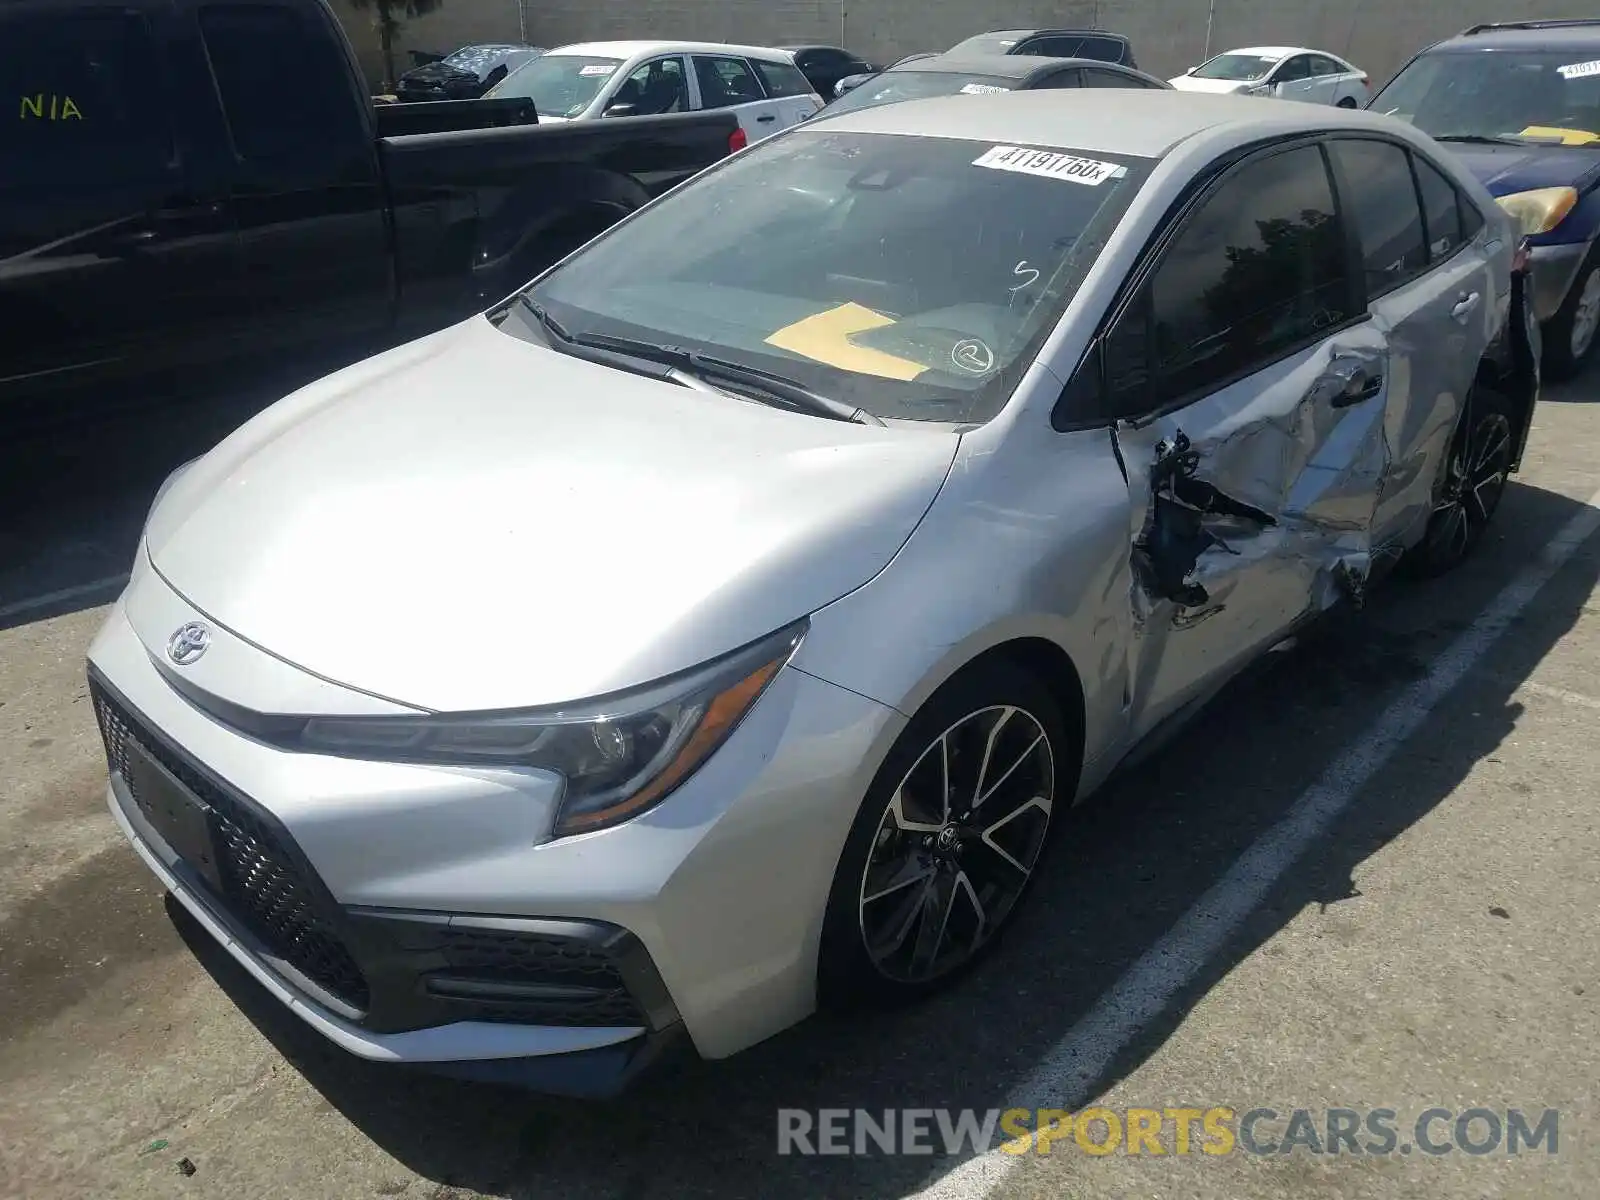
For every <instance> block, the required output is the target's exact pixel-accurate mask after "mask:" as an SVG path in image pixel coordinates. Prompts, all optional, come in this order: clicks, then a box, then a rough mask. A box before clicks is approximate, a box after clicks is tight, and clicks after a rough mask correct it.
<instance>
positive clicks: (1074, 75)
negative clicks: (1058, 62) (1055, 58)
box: [1028, 69, 1083, 90]
mask: <svg viewBox="0 0 1600 1200" xmlns="http://www.w3.org/2000/svg"><path fill="white" fill-rule="evenodd" d="M1081 76H1082V72H1080V71H1078V70H1076V69H1073V70H1068V71H1056V72H1054V73H1052V74H1049V75H1045V76H1043V77H1041V78H1039V79H1035V80H1034V81H1033V82H1032V83H1030V84H1029V85H1028V87H1029V88H1030V89H1033V90H1038V89H1040V88H1044V89H1047V90H1048V89H1057V88H1075V87H1081V86H1083V85H1082V84H1081V83H1080V79H1081Z"/></svg>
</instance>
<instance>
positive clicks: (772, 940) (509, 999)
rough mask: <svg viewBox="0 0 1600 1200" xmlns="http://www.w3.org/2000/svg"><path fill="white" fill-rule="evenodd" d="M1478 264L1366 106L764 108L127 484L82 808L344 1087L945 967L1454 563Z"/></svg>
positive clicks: (1504, 241) (705, 1034)
mask: <svg viewBox="0 0 1600 1200" xmlns="http://www.w3.org/2000/svg"><path fill="white" fill-rule="evenodd" d="M1520 265H1521V248H1520V247H1519V245H1518V244H1517V239H1516V237H1515V232H1514V229H1513V227H1512V224H1511V222H1510V220H1509V219H1508V218H1507V217H1506V216H1505V215H1504V214H1503V213H1502V211H1501V210H1500V209H1499V208H1497V207H1496V205H1495V202H1494V201H1493V200H1492V199H1491V198H1490V196H1489V195H1488V193H1487V192H1485V191H1484V189H1483V188H1482V186H1481V185H1479V184H1478V183H1477V182H1476V181H1475V180H1474V179H1473V178H1472V177H1471V176H1470V175H1468V174H1466V173H1465V172H1463V171H1462V170H1461V169H1460V168H1458V167H1456V166H1455V165H1453V163H1452V161H1451V160H1450V159H1449V158H1448V157H1447V156H1446V155H1443V154H1441V153H1440V152H1439V150H1438V148H1437V147H1436V146H1435V145H1434V144H1433V143H1432V142H1431V141H1430V140H1429V139H1427V138H1426V137H1424V136H1423V135H1422V134H1420V133H1418V132H1416V131H1415V130H1414V129H1412V128H1411V127H1410V126H1408V125H1405V124H1403V123H1401V122H1398V121H1395V120H1391V119H1387V118H1384V117H1381V116H1377V115H1373V114H1369V113H1364V112H1349V113H1346V112H1344V111H1340V110H1334V109H1329V108H1321V107H1318V108H1313V107H1311V106H1302V105H1281V106H1278V105H1263V104H1261V103H1260V102H1259V101H1254V100H1248V99H1239V98H1234V97H1227V96H1204V95H1174V94H1173V93H1171V92H1164V91H1150V92H1119V93H1117V94H1115V96H1114V97H1108V96H1106V95H1105V94H1096V93H1094V92H1091V91H1087V90H1085V91H1080V92H1060V93H1050V92H1035V93H1023V94H1015V95H997V96H961V97H956V98H948V99H934V100H927V101H913V102H908V103H905V104H897V105H887V106H883V107H879V108H874V109H869V110H865V111H862V112H859V113H852V114H848V115H844V116H841V117H840V118H838V119H837V120H832V121H829V122H826V123H824V124H819V125H817V126H816V127H814V128H811V127H805V126H802V127H800V128H798V129H796V130H794V131H793V132H790V133H785V134H781V135H779V136H776V137H774V138H772V139H770V140H769V141H768V142H766V143H764V144H762V145H760V146H757V147H754V148H752V149H750V150H747V151H744V152H741V153H739V154H736V155H734V156H732V157H730V158H729V159H727V160H726V161H725V162H724V163H722V164H720V165H718V166H717V167H715V168H713V169H711V170H709V171H707V172H706V173H704V174H703V175H701V176H700V177H699V178H697V179H696V180H694V181H692V182H691V183H689V184H687V185H685V186H683V187H681V188H679V189H677V190H675V191H673V192H671V193H669V194H668V195H666V196H665V197H663V198H662V199H660V200H658V201H656V202H655V203H653V204H651V205H650V206H648V207H647V208H645V209H643V210H641V211H640V212H638V213H637V214H635V215H634V216H632V217H630V218H628V219H627V220H624V221H623V222H621V223H620V224H618V225H616V226H615V227H613V228H612V229H611V230H609V231H608V232H606V233H604V234H603V235H601V236H600V237H599V238H597V239H596V240H595V241H593V242H591V243H590V244H589V245H588V246H587V247H585V248H583V249H581V250H579V251H577V252H576V253H575V254H573V255H572V256H570V257H569V258H567V259H566V260H565V261H564V262H562V263H560V264H558V265H557V266H555V267H554V268H553V269H551V270H550V271H549V272H547V273H546V274H545V275H544V276H542V277H541V278H539V279H537V280H535V281H534V282H533V283H531V284H530V285H529V286H528V287H527V288H526V289H525V290H523V291H522V292H520V293H519V294H517V295H515V296H513V297H511V298H509V299H508V300H507V301H506V302H504V303H503V304H500V305H497V306H496V307H495V308H494V309H492V310H490V311H489V312H487V313H485V314H483V315H481V316H479V317H477V318H474V319H472V320H469V321H465V322H463V323H461V324H459V325H456V326H454V327H452V328H449V329H446V330H444V331H442V332H439V333H436V334H434V335H431V336H429V337H426V338H423V339H422V340H420V341H416V342H413V343H411V344H409V345H405V346H402V347H400V348H398V349H395V350H392V351H390V352H387V353H384V354H381V355H379V356H377V357H375V358H372V359H369V360H367V361H365V362H362V363H359V364H357V365H355V366H352V367H350V368H348V369H346V370H343V371H341V372H339V373H337V374H334V375H332V376H329V377H327V378H325V379H322V380H321V381H319V382H316V383H314V384H312V385H311V386H309V387H306V388H305V389H303V390H301V391H299V392H297V393H295V394H293V395H291V396H289V397H287V398H286V399H284V400H282V401H281V402H279V403H278V404H276V405H275V406H273V407H272V408H270V409H268V410H267V411H266V412H264V413H263V414H261V415H260V416H258V417H257V418H255V419H254V420H252V421H251V422H249V423H248V424H246V425H245V426H243V427H242V428H241V429H239V430H238V431H237V432H235V433H234V434H232V435H231V436H230V437H228V438H227V439H226V440H225V441H223V442H222V443H221V444H220V445H218V446H217V447H216V448H215V449H213V450H212V451H211V452H210V453H208V454H207V455H205V456H204V457H203V458H200V459H199V460H197V461H195V462H193V463H191V464H189V465H187V466H186V467H184V468H182V469H180V470H179V471H178V472H177V473H176V474H175V475H174V476H173V477H172V478H171V479H170V480H169V481H168V482H167V484H166V485H165V486H164V487H163V489H162V491H161V493H160V494H159V495H158V497H157V499H156V502H155V504H154V507H153V509H152V512H151V514H150V516H149V519H148V523H147V526H146V530H145V533H144V537H143V539H142V541H141V544H140V546H139V550H138V560H137V563H136V564H135V567H134V570H133V576H132V579H131V582H130V583H129V585H128V588H127V590H126V592H125V593H124V595H123V596H122V597H121V599H120V600H119V602H118V603H117V605H116V606H115V608H114V609H113V611H112V613H111V615H110V618H109V620H108V621H107V623H106V625H105V627H104V629H103V631H102V632H101V633H100V635H99V637H98V639H97V640H96V642H95V644H94V646H93V648H92V651H91V654H90V678H91V683H92V690H93V695H94V700H95V706H96V710H97V714H98V717H99V720H100V723H101V728H102V732H103V734H104V737H105V742H106V748H107V754H108V759H109V762H110V768H111V780H110V788H109V803H110V807H111V810H112V812H113V813H114V814H115V816H116V819H117V820H118V821H119V822H120V823H121V826H122V828H123V830H124V831H125V833H126V834H127V835H128V837H129V838H130V840H131V841H132V843H133V845H134V846H135V847H136V848H137V850H138V852H139V853H140V854H141V855H142V856H143V858H144V859H145V861H146V862H147V864H148V865H149V867H150V869H151V870H152V871H154V872H155V874H156V875H157V876H158V877H159V878H160V879H161V881H162V882H163V883H164V884H165V885H166V887H168V888H169V889H170V890H171V891H172V892H173V893H174V894H175V895H176V897H177V899H178V900H179V901H180V902H181V903H182V904H184V905H185V906H186V907H187V908H188V909H189V910H190V912H191V913H192V914H193V915H194V916H195V918H196V919H197V920H198V921H199V922H200V923H201V924H202V925H203V926H204V927H205V928H206V929H208V930H209V931H210V932H211V934H213V935H214V936H215V937H217V938H218V939H219V940H220V941H221V942H222V943H223V944H224V945H225V946H226V948H227V950H228V951H229V953H231V954H232V955H233V956H234V957H235V958H237V959H238V960H239V961H240V962H241V963H242V964H243V965H244V967H245V968H246V969H247V970H249V971H250V972H251V973H252V974H253V975H254V976H255V978H256V979H257V980H258V981H259V982H260V983H261V984H262V985H263V986H264V987H265V988H266V989H267V990H268V991H269V992H270V993H271V994H272V995H274V996H276V997H277V999H278V1000H279V1001H281V1002H282V1003H283V1004H284V1005H286V1006H288V1007H289V1008H290V1009H292V1010H293V1011H294V1012H295V1013H296V1014H297V1015H298V1016H299V1017H300V1018H302V1019H303V1020H305V1021H306V1022H308V1023H309V1024H310V1025H311V1026H312V1027H314V1028H315V1029H316V1030H318V1031H320V1032H321V1033H322V1034H323V1035H325V1036H326V1037H327V1038H329V1039H330V1040H331V1041H333V1042H334V1043H336V1044H337V1045H339V1046H341V1047H343V1048H345V1049H346V1050H348V1051H350V1052H352V1053H354V1054H356V1055H360V1056H363V1057H365V1058H369V1059H378V1060H388V1061H406V1062H413V1063H423V1064H431V1065H432V1066H434V1067H436V1068H437V1069H440V1070H444V1071H451V1072H456V1073H459V1074H464V1075H468V1076H471V1077H475V1078H496V1079H514V1080H521V1081H523V1082H525V1083H528V1084H531V1085H533V1086H538V1087H544V1088H549V1089H553V1090H565V1091H587V1092H602V1093H603V1092H609V1091H611V1090H614V1089H616V1088H617V1087H620V1086H621V1085H622V1084H623V1082H624V1081H625V1080H626V1079H628V1078H629V1077H630V1076H631V1075H632V1074H633V1073H634V1072H635V1071H637V1070H638V1069H639V1068H640V1067H641V1066H642V1065H643V1064H644V1063H646V1062H648V1061H649V1060H650V1059H651V1057H652V1056H653V1055H654V1054H655V1053H656V1051H657V1050H658V1049H659V1048H660V1047H662V1046H664V1045H668V1044H670V1043H671V1041H672V1040H673V1038H674V1037H675V1036H679V1035H681V1038H682V1041H683V1044H686V1045H688V1046H690V1047H692V1048H693V1050H695V1051H697V1052H698V1053H699V1054H701V1055H703V1056H706V1057H710V1058H719V1057H723V1056H726V1055H729V1054H732V1053H734V1052H736V1051H738V1050H741V1049H743V1048H744V1047H746V1046H749V1045H751V1044H752V1043H754V1042H757V1041H759V1040H761V1039H763V1038H765V1037H768V1036H769V1035H771V1034H773V1033H775V1032H777V1031H778V1030H780V1029H782V1028H784V1027H785V1026H788V1025H790V1024H791V1023H793V1022H795V1021H798V1020H800V1019H801V1018H803V1017H805V1016H806V1015H807V1014H808V1013H810V1012H812V1011H813V1010H814V1009H815V1008H817V1007H818V1005H819V1004H828V1005H832V1004H850V1003H858V1002H862V1001H874V1002H876V1001H896V1000H901V999H905V998H907V997H914V996H916V995H919V994H921V993H923V992H926V991H928V990H930V989H933V988H936V987H940V986H942V985H946V984H948V983H949V982H951V981H952V980H954V979H955V978H957V976H958V975H959V974H960V973H961V972H962V971H963V970H964V969H965V968H967V967H969V966H971V965H972V964H974V963H975V962H976V961H977V960H978V959H980V958H981V957H982V956H983V954H984V953H985V952H986V951H987V950H989V949H990V948H991V947H992V946H993V945H994V944H995V940H996V938H997V936H998V935H999V934H1000V933H1001V931H1002V930H1003V929H1004V928H1005V927H1006V926H1007V924H1008V922H1009V921H1010V920H1011V918H1012V917H1013V916H1015V914H1016V913H1017V912H1018V911H1019V908H1020V907H1021V904H1022V901H1023V900H1024V898H1025V896H1026V894H1027V889H1028V884H1029V882H1030V880H1031V879H1032V878H1033V877H1034V876H1035V875H1036V874H1037V872H1038V871H1039V870H1040V869H1041V864H1042V863H1044V862H1045V859H1044V857H1043V856H1044V854H1045V851H1046V848H1047V846H1048V844H1049V842H1050V840H1051V839H1052V837H1055V836H1059V835H1060V834H1061V832H1062V830H1061V827H1062V826H1063V825H1064V824H1066V823H1067V822H1068V820H1069V812H1068V810H1069V809H1070V808H1071V807H1072V806H1073V804H1074V803H1075V802H1076V801H1079V800H1081V799H1082V798H1083V797H1084V796H1086V795H1087V794H1088V793H1090V792H1091V791H1093V790H1094V789H1095V788H1096V787H1097V786H1098V785H1099V784H1100V783H1101V782H1102V781H1104V780H1105V779H1106V778H1107V776H1108V775H1109V774H1110V773H1111V772H1112V771H1113V770H1115V769H1116V768H1117V767H1118V766H1119V764H1123V763H1125V762H1126V761H1127V760H1128V758H1129V756H1130V755H1131V754H1133V753H1134V752H1135V750H1136V749H1138V748H1140V747H1141V746H1147V745H1150V744H1153V742H1154V740H1155V739H1156V738H1157V737H1158V736H1159V735H1160V734H1161V733H1162V732H1164V731H1166V730H1169V729H1170V728H1172V727H1173V726H1174V724H1175V723H1177V722H1180V721H1182V720H1184V719H1185V718H1186V717H1187V716H1188V715H1189V714H1190V713H1192V712H1193V711H1194V710H1195V708H1196V707H1197V706H1198V705H1199V704H1201V703H1202V702H1203V701H1205V700H1206V699H1207V698H1208V697H1209V696H1211V695H1212V694H1213V693H1215V692H1216V691H1217V690H1218V688H1219V687H1221V686H1222V685H1223V684H1224V683H1225V682H1226V681H1227V680H1228V679H1229V678H1230V677H1232V676H1234V675H1235V674H1236V673H1237V672H1239V671H1240V670H1241V669H1243V668H1244V667H1245V666H1246V665H1247V664H1249V663H1250V662H1252V660H1255V659H1257V658H1258V657H1259V656H1261V655H1262V654H1264V653H1265V652H1267V651H1268V650H1269V649H1271V648H1273V647H1274V646H1276V645H1278V644H1280V643H1282V642H1284V641H1285V640H1286V639H1288V638H1290V637H1292V636H1293V635H1294V634H1295V633H1296V631H1297V630H1298V629H1300V627H1301V626H1302V625H1303V624H1304V623H1306V622H1307V621H1310V620H1312V619H1314V618H1316V617H1317V616H1318V615H1319V614H1321V613H1323V612H1324V611H1325V610H1328V609H1329V608H1332V607H1334V606H1336V605H1340V604H1348V603H1359V602H1360V601H1361V599H1362V597H1363V595H1364V592H1365V590H1366V588H1367V587H1368V586H1369V584H1371V583H1372V582H1374V581H1375V580H1376V579H1377V578H1378V577H1379V576H1380V575H1382V574H1384V573H1385V572H1387V571H1388V570H1389V569H1390V568H1391V567H1394V566H1397V565H1401V566H1405V567H1406V568H1408V569H1409V570H1411V571H1413V572H1416V573H1422V574H1428V573H1436V572H1439V571H1442V570H1445V569H1447V568H1449V567H1451V566H1452V565H1454V564H1455V563H1456V562H1458V561H1459V560H1460V559H1461V558H1462V557H1463V556H1464V555H1466V554H1467V553H1469V552H1470V551H1471V549H1472V547H1473V546H1474V544H1475V543H1476V542H1477V540H1478V539H1479V538H1480V537H1481V536H1482V534H1483V530H1484V527H1485V524H1486V523H1487V522H1488V521H1489V519H1490V518H1491V516H1492V515H1493V514H1494V511H1495V507H1496V504H1497V502H1498V500H1499V498H1500V495H1501V492H1502V489H1503V488H1504V486H1505V482H1506V478H1507V475H1508V473H1510V472H1511V471H1513V470H1514V469H1515V468H1516V466H1517V465H1518V462H1519V459H1520V456H1521V453H1522V446H1523V442H1524V439H1525V436H1526V433H1527V427H1528V423H1529V420H1530V417H1531V413H1532V409H1533V406H1534V404H1535V402H1536V397H1537V390H1538V377H1537V374H1536V371H1535V368H1534V366H1533V363H1534V362H1535V356H1534V350H1535V349H1536V344H1535V341H1534V339H1536V338H1537V332H1536V329H1535V328H1534V327H1533V326H1532V324H1531V322H1530V320H1529V318H1528V316H1527V314H1526V311H1525V306H1524V304H1523V300H1522V281H1521V277H1520V275H1519V270H1520Z"/></svg>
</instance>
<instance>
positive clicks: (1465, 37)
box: [1423, 19, 1600, 53]
mask: <svg viewBox="0 0 1600 1200" xmlns="http://www.w3.org/2000/svg"><path fill="white" fill-rule="evenodd" d="M1565 49H1572V50H1593V49H1600V20H1596V21H1587V22H1583V21H1579V20H1576V19H1574V20H1571V21H1555V20H1552V21H1545V22H1539V21H1521V22H1515V21H1510V22H1505V23H1503V24H1498V25H1474V26H1473V27H1472V28H1471V29H1465V30H1462V32H1460V33H1458V34H1456V35H1455V36H1454V37H1449V38H1445V39H1444V40H1443V41H1442V42H1437V43H1435V44H1434V45H1432V46H1430V47H1428V50H1448V51H1452V52H1454V51H1464V52H1471V51H1474V50H1565ZM1423 53H1427V51H1424V52H1423Z"/></svg>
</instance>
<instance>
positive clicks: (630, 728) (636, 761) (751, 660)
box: [293, 621, 807, 837]
mask: <svg viewBox="0 0 1600 1200" xmlns="http://www.w3.org/2000/svg"><path fill="white" fill-rule="evenodd" d="M806 627H807V622H805V621H800V622H798V623H796V624H794V625H791V626H789V627H788V628H786V629H781V630H779V631H778V632H777V633H774V634H771V635H769V636H768V637H765V638H762V639H761V640H760V641H758V642H753V643H751V644H750V645H748V646H746V647H744V648H743V649H741V650H735V651H734V652H733V653H731V654H728V655H724V656H723V657H721V658H718V659H715V660H713V661H712V662H710V663H707V664H706V665H704V666H701V667H697V668H695V669H694V670H692V671H687V672H684V673H683V674H681V675H676V676H673V677H672V678H670V679H665V680H662V681H660V682H658V683H654V684H650V685H648V686H647V687H644V688H640V689H637V690H634V691H630V692H625V693H619V694H617V695H613V696H606V697H602V698H600V699H598V700H590V701H585V702H584V703H582V704H576V705H570V706H566V707H562V708H556V709H548V708H547V709H529V710H523V711H519V712H500V713H463V714H448V715H441V716H429V717H311V718H308V719H307V720H306V721H305V722H304V724H303V725H301V726H300V728H299V730H298V733H297V734H296V735H295V736H294V738H293V746H294V748H296V749H301V750H306V751H310V752H313V753H319V754H335V755H340V756H343V757H361V758H376V759H380V760H387V761H403V762H431V763H446V764H456V765H468V764H475V763H482V764H502V765H509V766H522V767H534V768H537V769H539V770H545V771H552V772H554V773H556V774H558V775H560V776H561V777H562V780H563V781H564V784H565V786H564V788H563V789H562V795H561V807H560V812H559V814H558V816H557V819H556V827H555V833H556V835H557V836H558V837H559V836H561V835H564V834H570V833H585V832H588V831H589V830H593V829H603V828H605V827H606V826H608V825H615V824H617V823H618V822H620V821H626V820H628V819H630V818H632V817H636V816H638V815H639V814H640V813H642V812H644V811H645V810H646V809H648V808H651V807H653V806H654V805H656V804H658V803H660V802H661V800H662V799H664V798H665V797H666V796H667V795H668V793H670V792H671V791H672V790H673V788H675V787H677V786H678V785H679V784H680V783H682V782H683V781H684V780H685V779H687V778H688V777H689V776H690V775H692V774H693V773H694V771H695V770H696V769H697V768H698V767H699V766H700V765H701V764H702V763H704V762H705V761H706V759H708V758H710V757H711V754H712V752H713V751H715V750H716V748H717V747H718V746H720V745H721V744H722V743H723V741H724V740H726V739H727V737H728V735H729V734H730V733H732V732H733V730H734V729H735V728H736V727H737V726H738V724H739V722H740V721H741V720H743V718H744V715H745V714H746V713H748V712H749V711H750V709H751V707H752V706H753V705H754V704H755V702H756V701H757V700H758V699H759V698H760V697H761V694H762V692H764V691H765V690H766V688H767V685H768V684H769V683H771V682H772V680H773V678H774V677H775V676H776V675H777V674H778V671H779V670H780V669H781V668H782V667H783V665H784V663H786V662H788V661H789V658H790V656H791V655H792V654H793V653H794V651H795V647H797V646H798V645H799V644H800V639H801V638H802V637H803V636H804V635H805V631H806Z"/></svg>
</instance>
